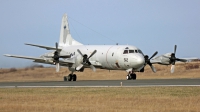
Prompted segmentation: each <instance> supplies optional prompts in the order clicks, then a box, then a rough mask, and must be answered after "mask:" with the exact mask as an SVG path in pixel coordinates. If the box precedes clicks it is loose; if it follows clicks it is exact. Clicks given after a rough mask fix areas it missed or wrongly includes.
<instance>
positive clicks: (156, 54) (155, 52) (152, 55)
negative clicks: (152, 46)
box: [149, 51, 158, 60]
mask: <svg viewBox="0 0 200 112" xmlns="http://www.w3.org/2000/svg"><path fill="white" fill-rule="evenodd" d="M157 54H158V51H156V52H155V53H154V54H153V55H152V56H151V58H153V57H154V56H155V55H157ZM151 58H149V60H150V59H151Z"/></svg>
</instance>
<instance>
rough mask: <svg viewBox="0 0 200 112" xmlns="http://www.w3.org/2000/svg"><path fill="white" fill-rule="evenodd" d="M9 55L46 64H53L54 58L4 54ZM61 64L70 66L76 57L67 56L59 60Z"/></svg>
mask: <svg viewBox="0 0 200 112" xmlns="http://www.w3.org/2000/svg"><path fill="white" fill-rule="evenodd" d="M4 56H7V57H14V58H22V59H29V60H33V61H34V62H38V63H44V64H53V60H52V59H51V58H40V57H38V58H36V57H29V56H20V55H10V54H4ZM59 63H60V65H61V66H68V65H69V64H74V63H75V61H74V58H67V59H66V60H59Z"/></svg>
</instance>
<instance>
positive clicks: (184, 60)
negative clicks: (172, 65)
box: [176, 58, 188, 62]
mask: <svg viewBox="0 0 200 112" xmlns="http://www.w3.org/2000/svg"><path fill="white" fill-rule="evenodd" d="M176 60H177V61H181V62H187V61H188V60H186V59H179V58H176Z"/></svg>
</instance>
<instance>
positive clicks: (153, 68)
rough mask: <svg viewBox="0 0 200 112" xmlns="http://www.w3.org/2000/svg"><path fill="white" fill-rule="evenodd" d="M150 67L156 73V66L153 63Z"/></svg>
mask: <svg viewBox="0 0 200 112" xmlns="http://www.w3.org/2000/svg"><path fill="white" fill-rule="evenodd" d="M150 67H151V70H152V71H153V72H154V73H156V68H155V67H154V66H153V65H150Z"/></svg>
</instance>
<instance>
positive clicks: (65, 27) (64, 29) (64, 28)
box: [59, 14, 83, 46]
mask: <svg viewBox="0 0 200 112" xmlns="http://www.w3.org/2000/svg"><path fill="white" fill-rule="evenodd" d="M70 45H83V44H81V43H79V42H78V41H76V40H74V39H73V38H72V36H71V34H70V30H69V24H68V19H67V15H66V14H64V15H63V17H62V23H61V29H60V40H59V46H70Z"/></svg>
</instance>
